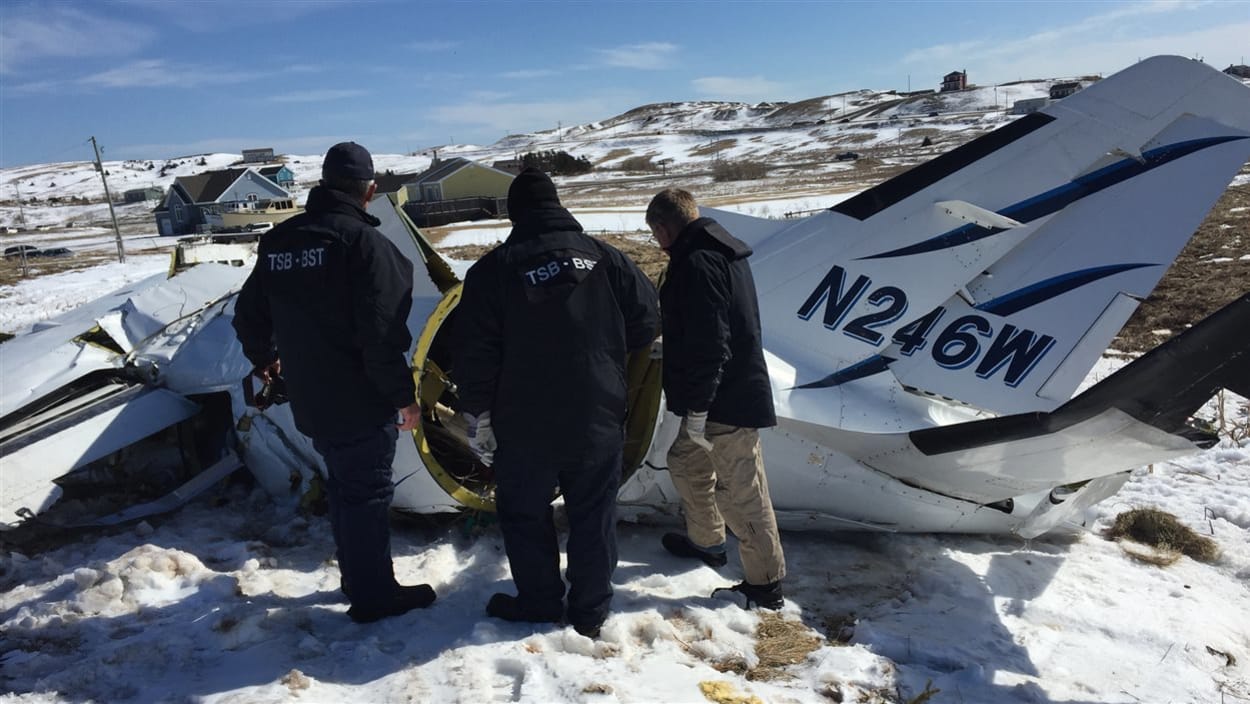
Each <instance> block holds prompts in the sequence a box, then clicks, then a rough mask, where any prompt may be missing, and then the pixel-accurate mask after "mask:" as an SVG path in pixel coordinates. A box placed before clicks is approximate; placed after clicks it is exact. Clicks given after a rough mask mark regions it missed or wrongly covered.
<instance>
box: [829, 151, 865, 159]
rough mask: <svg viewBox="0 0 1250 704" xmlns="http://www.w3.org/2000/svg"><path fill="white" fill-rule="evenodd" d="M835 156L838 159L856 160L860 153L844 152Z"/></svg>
mask: <svg viewBox="0 0 1250 704" xmlns="http://www.w3.org/2000/svg"><path fill="white" fill-rule="evenodd" d="M834 158H835V159H837V160H838V161H855V160H856V159H858V158H859V155H858V154H856V153H855V152H842V153H841V154H839V155H837V156H835V157H834Z"/></svg>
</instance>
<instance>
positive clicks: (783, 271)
mask: <svg viewBox="0 0 1250 704" xmlns="http://www.w3.org/2000/svg"><path fill="white" fill-rule="evenodd" d="M1248 157H1250V89H1247V88H1246V87H1245V86H1243V85H1241V84H1240V83H1239V82H1237V81H1235V80H1233V79H1232V78H1230V77H1229V76H1226V75H1224V74H1222V73H1220V72H1219V71H1216V70H1215V69H1212V68H1210V67H1209V66H1205V65H1203V64H1200V63H1198V62H1194V61H1190V60H1188V59H1183V58H1180V57H1156V58H1153V59H1149V60H1146V61H1143V62H1140V63H1138V64H1136V65H1134V66H1133V67H1131V68H1129V69H1126V70H1124V71H1122V72H1120V73H1118V74H1116V75H1114V76H1111V77H1109V78H1107V79H1105V80H1103V81H1101V82H1099V83H1097V84H1095V85H1093V86H1090V87H1089V88H1086V89H1085V90H1084V91H1082V92H1080V93H1077V94H1075V95H1073V96H1070V97H1068V98H1065V99H1064V100H1062V101H1060V102H1058V103H1056V104H1054V105H1052V106H1050V107H1049V108H1047V109H1046V110H1045V111H1043V113H1039V114H1037V115H1034V116H1026V117H1025V118H1021V119H1020V120H1017V121H1016V122H1013V123H1011V124H1010V125H1007V126H1006V127H1004V128H1002V129H1000V130H997V131H995V132H993V133H990V134H988V135H985V136H983V137H981V138H980V139H978V140H975V141H973V142H970V143H968V144H966V145H964V146H963V147H960V148H958V149H956V150H954V151H952V152H950V153H948V154H946V155H944V156H942V157H939V158H938V159H936V160H934V161H932V162H929V163H928V164H924V165H922V166H920V167H917V168H916V169H913V170H912V171H909V172H907V173H905V174H903V175H901V176H899V177H897V178H895V179H892V180H890V181H887V182H886V183H884V184H882V185H880V186H877V187H876V188H873V189H870V190H869V191H865V192H864V193H862V194H860V195H859V196H856V197H855V198H852V199H850V200H848V201H845V202H843V203H841V204H839V205H838V206H836V207H834V208H833V209H831V210H830V211H828V212H826V213H822V214H820V215H817V216H814V217H812V218H809V219H807V220H805V221H801V222H800V223H797V224H793V225H790V226H788V227H785V228H783V229H781V230H778V231H776V232H774V233H773V234H772V236H771V237H768V238H766V239H763V240H762V241H760V242H759V243H758V245H757V246H756V252H757V254H756V257H753V259H752V263H753V267H754V268H755V272H756V282H757V287H758V289H759V290H760V298H761V312H762V313H763V314H764V326H765V344H766V346H768V347H769V348H770V350H771V351H773V352H774V353H775V354H778V355H779V356H781V357H783V358H786V359H787V360H792V361H793V362H794V367H795V372H796V379H795V384H794V386H795V387H796V389H813V388H822V387H827V386H833V385H837V384H839V383H845V382H846V380H847V379H853V378H854V377H855V376H856V374H845V373H843V372H844V371H845V370H847V369H848V368H852V367H854V368H855V369H867V370H869V371H875V372H880V371H884V370H886V369H889V370H890V371H891V372H893V374H894V375H895V376H896V377H897V378H898V380H899V382H900V383H902V384H903V385H905V386H909V387H914V388H917V389H920V390H923V391H926V392H931V393H934V394H939V395H943V396H948V397H951V398H956V399H959V400H961V401H965V402H967V403H970V404H972V405H975V406H979V407H982V408H986V409H989V410H992V411H995V412H999V413H1022V412H1028V411H1049V410H1052V409H1054V408H1056V407H1058V406H1059V405H1061V404H1062V403H1064V402H1065V401H1066V400H1067V399H1068V398H1070V396H1071V394H1072V392H1073V390H1075V389H1076V388H1077V386H1078V385H1079V383H1080V381H1081V380H1082V379H1083V378H1084V377H1085V375H1086V373H1087V372H1088V370H1089V369H1090V367H1091V366H1092V365H1093V363H1094V362H1095V361H1096V360H1097V359H1098V357H1099V356H1100V355H1101V354H1102V353H1103V351H1104V350H1105V349H1106V347H1107V344H1108V343H1109V342H1110V340H1111V338H1112V337H1114V335H1115V334H1116V333H1117V332H1118V331H1119V329H1120V328H1121V327H1122V326H1123V324H1124V323H1125V322H1126V321H1127V319H1128V317H1129V315H1131V313H1132V312H1133V310H1134V309H1135V308H1136V306H1137V304H1138V302H1139V301H1140V300H1141V299H1142V298H1144V297H1145V296H1146V295H1148V294H1149V293H1150V291H1151V290H1152V289H1153V288H1154V286H1155V284H1156V283H1157V282H1158V280H1159V278H1160V277H1162V275H1163V273H1164V272H1165V271H1166V269H1167V267H1168V266H1169V265H1170V264H1171V262H1172V261H1173V260H1174V259H1175V257H1176V255H1177V254H1178V253H1179V252H1180V250H1181V248H1182V247H1183V246H1184V245H1185V243H1186V242H1187V241H1188V239H1189V237H1190V236H1191V235H1192V233H1193V231H1194V229H1195V227H1196V226H1197V225H1198V223H1199V222H1200V221H1201V220H1202V218H1203V217H1204V215H1205V214H1206V212H1207V211H1208V210H1209V209H1210V207H1211V205H1212V204H1213V203H1214V202H1215V201H1216V199H1217V198H1218V197H1219V195H1220V194H1221V193H1222V192H1223V190H1224V189H1225V188H1226V186H1227V184H1228V182H1229V181H1230V180H1231V178H1232V176H1233V175H1234V174H1235V173H1236V172H1237V170H1238V169H1239V168H1240V167H1241V166H1242V165H1243V164H1244V163H1245V162H1246V160H1247V158H1248ZM730 229H731V230H732V228H730ZM761 229H762V228H761ZM856 365H860V366H856ZM865 365H866V366H865Z"/></svg>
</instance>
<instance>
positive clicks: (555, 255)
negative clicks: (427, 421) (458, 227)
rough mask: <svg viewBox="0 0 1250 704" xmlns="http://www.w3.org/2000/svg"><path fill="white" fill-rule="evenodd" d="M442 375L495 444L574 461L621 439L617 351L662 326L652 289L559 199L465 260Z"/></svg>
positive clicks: (620, 358) (621, 354) (622, 387)
mask: <svg viewBox="0 0 1250 704" xmlns="http://www.w3.org/2000/svg"><path fill="white" fill-rule="evenodd" d="M456 315H457V317H458V322H457V328H456V329H457V340H458V351H457V354H456V362H455V366H454V368H453V369H452V370H451V375H452V377H453V378H454V379H455V381H456V383H457V385H458V386H459V394H460V408H459V410H461V411H465V412H469V413H473V414H480V413H481V412H483V411H490V412H491V424H492V426H493V427H494V430H495V436H496V439H497V440H498V442H499V447H500V452H504V451H505V450H506V451H507V452H508V453H509V454H510V455H514V456H516V455H515V454H514V453H519V454H521V455H523V456H525V457H527V458H528V459H529V460H532V461H555V460H574V461H576V460H578V459H580V458H585V457H588V456H591V455H592V454H602V452H603V451H605V450H608V449H610V448H611V447H613V446H617V447H619V446H620V445H621V444H622V443H623V442H624V422H625V410H626V395H625V391H626V379H625V360H626V355H627V353H628V352H629V351H631V350H636V349H639V348H642V347H645V346H647V345H648V344H650V342H651V341H652V340H653V339H654V338H655V336H656V334H657V332H658V329H659V312H658V310H657V301H656V294H655V288H654V287H653V286H652V285H651V282H650V281H648V280H647V278H646V276H644V275H643V273H642V272H641V271H639V270H638V267H637V266H636V265H635V264H634V263H633V262H632V261H630V260H629V258H627V257H626V256H625V255H623V254H621V252H619V251H618V250H616V249H615V248H613V247H611V246H609V245H607V244H604V243H602V242H600V241H598V240H596V239H594V238H592V237H588V236H587V235H585V234H583V233H582V227H581V225H580V224H578V222H577V220H575V219H574V218H573V217H572V215H570V214H569V212H568V211H567V210H565V209H564V208H562V207H558V206H557V207H553V208H545V209H542V210H538V211H535V212H534V213H532V214H531V216H530V217H526V218H525V220H524V222H519V223H517V225H516V226H515V227H514V228H513V230H512V234H511V235H510V236H509V237H508V239H507V241H505V242H504V243H503V244H501V245H499V246H498V247H496V248H495V249H493V250H491V251H490V252H488V253H487V254H486V255H485V256H483V257H482V258H481V259H480V260H479V261H478V262H477V263H476V264H474V265H473V266H472V267H471V268H470V269H469V272H468V274H467V275H466V276H465V280H464V292H463V295H462V297H461V300H460V304H459V305H458V306H457V309H456Z"/></svg>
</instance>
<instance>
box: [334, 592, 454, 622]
mask: <svg viewBox="0 0 1250 704" xmlns="http://www.w3.org/2000/svg"><path fill="white" fill-rule="evenodd" d="M434 599H435V594H434V588H433V587H431V586H430V585H428V584H414V585H411V586H407V587H405V586H401V587H400V588H399V589H398V590H397V591H396V592H395V594H394V595H393V596H392V597H391V600H390V601H389V602H388V603H386V604H383V605H382V606H380V607H377V606H368V607H366V606H353V607H351V608H350V609H348V610H347V615H348V616H350V617H351V619H352V620H353V621H355V622H356V623H373V622H374V621H378V620H381V619H384V618H387V617H388V616H398V615H400V614H406V613H408V612H409V611H412V610H413V609H424V608H425V607H427V606H429V605H430V604H433V603H434Z"/></svg>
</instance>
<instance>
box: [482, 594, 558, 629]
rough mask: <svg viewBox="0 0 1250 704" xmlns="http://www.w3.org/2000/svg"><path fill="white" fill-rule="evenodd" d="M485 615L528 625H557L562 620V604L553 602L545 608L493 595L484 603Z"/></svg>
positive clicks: (508, 597)
mask: <svg viewBox="0 0 1250 704" xmlns="http://www.w3.org/2000/svg"><path fill="white" fill-rule="evenodd" d="M486 615H487V616H493V617H495V618H501V619H503V620H505V621H524V622H529V623H559V622H560V620H561V619H563V618H564V604H562V603H560V602H554V603H552V604H548V605H546V606H538V605H535V604H528V603H526V602H523V601H521V600H520V599H518V598H517V597H515V596H512V595H511V594H503V593H499V594H495V595H494V596H492V597H491V598H490V601H488V602H486Z"/></svg>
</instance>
